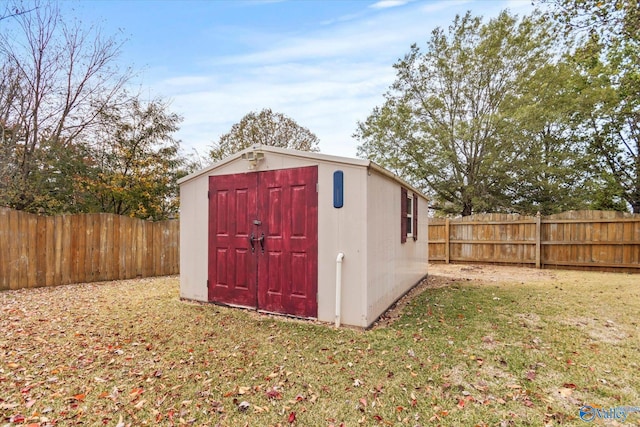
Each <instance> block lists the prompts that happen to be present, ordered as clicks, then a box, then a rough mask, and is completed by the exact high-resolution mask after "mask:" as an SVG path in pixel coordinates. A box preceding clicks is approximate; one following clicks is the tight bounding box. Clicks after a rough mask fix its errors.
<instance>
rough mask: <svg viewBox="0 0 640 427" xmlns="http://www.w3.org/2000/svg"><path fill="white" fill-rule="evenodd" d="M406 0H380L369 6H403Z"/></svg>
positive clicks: (383, 7)
mask: <svg viewBox="0 0 640 427" xmlns="http://www.w3.org/2000/svg"><path fill="white" fill-rule="evenodd" d="M407 3H409V1H408V0H380V1H377V2H375V3H374V4H372V5H371V6H369V7H370V8H372V9H387V8H390V7H398V6H404V5H405V4H407Z"/></svg>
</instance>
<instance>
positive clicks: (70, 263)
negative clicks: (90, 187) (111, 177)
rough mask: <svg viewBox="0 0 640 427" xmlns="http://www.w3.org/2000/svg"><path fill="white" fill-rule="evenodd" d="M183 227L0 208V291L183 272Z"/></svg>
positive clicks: (175, 224) (95, 215)
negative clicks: (181, 265) (181, 245)
mask: <svg viewBox="0 0 640 427" xmlns="http://www.w3.org/2000/svg"><path fill="white" fill-rule="evenodd" d="M179 233H180V229H179V223H178V221H175V220H173V221H160V222H156V223H152V222H149V221H143V220H138V219H134V218H129V217H120V216H117V215H111V214H80V215H62V216H57V217H45V216H38V215H32V214H28V213H25V212H19V211H14V210H11V209H8V208H0V241H1V242H2V250H0V291H1V290H8V289H20V288H25V287H41V286H55V285H61V284H68V283H81V282H91V281H103V280H118V279H127V278H134V277H145V276H153V275H169V274H176V273H178V272H179V250H180V247H179V240H180V239H179Z"/></svg>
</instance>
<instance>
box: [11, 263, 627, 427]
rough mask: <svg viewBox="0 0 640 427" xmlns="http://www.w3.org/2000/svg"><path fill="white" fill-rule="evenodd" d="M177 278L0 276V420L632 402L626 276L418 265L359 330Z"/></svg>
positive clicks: (297, 420) (345, 418) (539, 419)
mask: <svg viewBox="0 0 640 427" xmlns="http://www.w3.org/2000/svg"><path fill="white" fill-rule="evenodd" d="M480 268H481V267H480ZM497 268H498V267H492V269H494V270H495V269H497ZM496 271H497V270H496ZM534 271H535V270H534ZM480 276H482V275H480ZM485 276H486V279H491V275H490V274H485ZM178 286H179V285H178V278H177V277H168V278H157V279H139V280H130V281H122V282H109V283H101V284H82V285H70V286H61V287H56V288H48V289H43V288H41V289H29V290H20V291H6V292H0V331H1V333H0V426H4V425H15V424H22V425H31V426H41V427H43V426H52V425H58V426H61V425H64V426H67V425H92V426H93V425H107V426H119V427H122V426H128V425H132V426H138V425H167V426H168V425H176V426H177V425H196V426H203V425H207V426H215V425H221V426H244V425H248V426H273V425H281V426H289V425H294V426H325V427H326V426H331V425H333V426H335V427H338V426H341V425H344V426H358V425H367V426H370V425H372V426H375V425H383V426H384V425H408V426H431V425H443V426H475V425H477V426H485V425H486V426H501V427H502V426H542V425H589V423H586V422H584V421H582V420H581V419H580V418H579V409H580V407H581V406H582V405H591V406H593V407H596V406H599V407H601V408H603V409H608V408H612V407H619V406H638V407H640V338H639V333H638V330H639V328H638V321H640V276H638V275H636V276H633V275H627V274H612V273H584V272H567V271H553V272H548V273H545V274H544V277H541V278H539V279H536V280H531V281H529V280H526V281H522V280H513V279H503V278H501V279H500V280H498V281H495V280H493V281H491V280H485V281H478V280H468V279H464V278H461V279H455V278H451V277H449V278H447V277H439V276H432V277H431V278H430V283H429V284H427V285H426V286H422V287H421V288H420V289H419V290H420V291H421V292H414V293H413V294H414V295H413V297H412V298H411V299H410V300H408V302H407V303H406V304H403V305H402V308H401V309H399V310H398V312H397V313H396V315H394V316H393V320H387V321H384V322H382V323H381V324H380V325H378V326H376V327H375V328H373V329H371V330H368V331H358V330H352V329H344V328H343V329H340V330H335V329H334V328H333V327H332V326H331V325H324V324H318V323H314V322H310V321H298V320H291V319H284V318H278V317H274V316H267V315H260V314H257V313H254V312H250V311H245V310H239V309H228V308H225V307H220V306H215V305H203V304H195V303H190V302H184V301H181V300H180V299H179V297H178ZM624 422H625V423H626V425H640V413H630V414H629V415H628V417H627V419H626V420H624ZM617 423H618V424H616V422H612V421H611V420H608V421H607V420H601V419H599V418H598V417H596V420H595V421H594V422H593V423H591V424H596V425H603V424H607V425H622V423H623V420H622V419H618V420H617Z"/></svg>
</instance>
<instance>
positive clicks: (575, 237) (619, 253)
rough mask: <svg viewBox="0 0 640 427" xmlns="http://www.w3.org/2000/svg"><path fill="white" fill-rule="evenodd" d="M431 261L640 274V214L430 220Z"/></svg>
mask: <svg viewBox="0 0 640 427" xmlns="http://www.w3.org/2000/svg"><path fill="white" fill-rule="evenodd" d="M429 261H444V262H446V263H449V262H479V263H495V264H520V265H530V266H535V267H537V268H544V267H564V268H579V269H590V270H603V271H630V272H637V273H640V215H631V214H623V213H621V212H603V211H571V212H565V213H562V214H557V215H551V216H546V217H540V216H535V217H532V216H519V215H507V214H481V215H473V216H469V217H463V218H458V219H430V220H429Z"/></svg>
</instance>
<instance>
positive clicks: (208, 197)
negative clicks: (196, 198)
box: [207, 191, 211, 199]
mask: <svg viewBox="0 0 640 427" xmlns="http://www.w3.org/2000/svg"><path fill="white" fill-rule="evenodd" d="M210 198H211V191H207V199H210Z"/></svg>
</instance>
